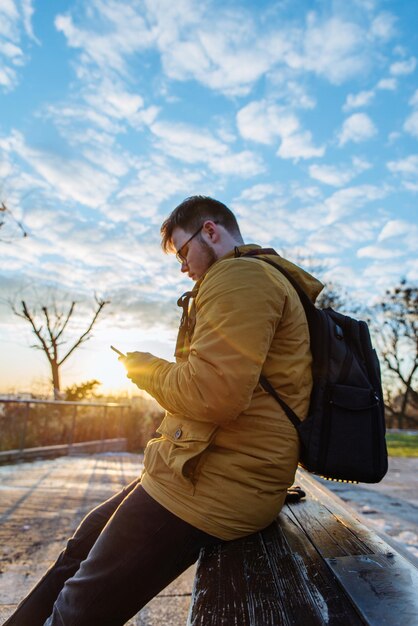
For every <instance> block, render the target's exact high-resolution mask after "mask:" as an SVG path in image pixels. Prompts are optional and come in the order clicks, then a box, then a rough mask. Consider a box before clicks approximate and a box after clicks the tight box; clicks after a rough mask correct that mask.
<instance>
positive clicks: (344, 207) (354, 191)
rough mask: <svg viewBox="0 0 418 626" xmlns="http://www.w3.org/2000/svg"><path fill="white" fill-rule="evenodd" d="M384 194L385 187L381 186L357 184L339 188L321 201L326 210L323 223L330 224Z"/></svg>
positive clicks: (385, 192) (385, 193)
mask: <svg viewBox="0 0 418 626" xmlns="http://www.w3.org/2000/svg"><path fill="white" fill-rule="evenodd" d="M386 195H387V189H386V188H384V187H383V186H382V187H376V186H375V185H359V186H358V187H347V188H346V189H340V190H338V191H336V192H335V193H334V194H333V195H332V196H330V197H329V198H327V199H326V200H325V202H324V203H323V204H324V208H325V209H326V211H327V216H326V217H325V219H324V224H332V223H334V222H336V221H339V220H340V219H342V218H344V217H346V216H347V215H351V213H353V212H354V211H356V210H358V209H361V208H363V207H364V206H366V205H367V204H369V203H371V202H374V201H375V200H380V199H381V198H384V197H385V196H386Z"/></svg>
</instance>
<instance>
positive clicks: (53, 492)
mask: <svg viewBox="0 0 418 626" xmlns="http://www.w3.org/2000/svg"><path fill="white" fill-rule="evenodd" d="M140 470H141V459H140V458H139V457H138V456H135V455H129V454H126V453H116V454H109V453H107V454H97V455H94V456H88V457H81V458H74V457H63V458H59V459H55V460H54V461H35V462H32V463H20V464H17V465H6V466H0V623H3V620H4V619H6V617H7V616H8V615H9V614H10V613H11V612H12V611H13V608H14V606H15V605H16V604H17V602H18V601H19V600H20V599H21V598H22V597H23V596H24V595H25V594H26V593H27V592H28V591H29V589H30V588H31V587H32V585H33V584H34V583H35V582H36V581H37V580H38V579H39V578H40V576H41V575H42V573H43V572H44V571H45V569H46V568H47V566H48V565H49V563H50V562H51V561H52V560H53V559H54V558H55V557H56V556H57V554H58V553H59V551H60V550H61V549H62V547H63V544H64V541H65V539H66V537H68V536H69V535H70V534H71V533H72V531H73V530H74V529H75V528H76V526H77V525H78V523H79V521H80V520H81V519H82V517H83V516H84V515H85V514H86V513H87V512H88V511H89V510H90V509H91V508H93V506H95V505H96V504H98V503H100V502H102V501H103V500H104V499H105V498H107V497H109V496H110V495H112V494H113V493H114V492H115V491H117V490H118V489H120V487H122V486H123V485H126V484H127V483H129V482H130V481H131V480H132V479H134V478H135V477H136V476H138V474H139V472H140ZM326 485H327V486H328V487H330V488H331V489H332V490H333V491H336V492H337V494H338V495H339V496H340V497H341V498H342V499H343V500H345V501H346V502H347V503H348V504H349V505H350V506H351V507H352V508H354V509H355V510H356V511H357V513H359V514H360V517H361V516H363V519H364V520H367V522H368V523H369V524H370V525H371V526H373V527H374V528H376V530H381V531H384V532H385V533H387V534H389V535H391V536H392V537H394V538H395V539H396V540H397V541H400V542H401V543H402V544H403V545H404V546H405V547H406V548H407V549H408V550H410V551H411V553H412V554H414V555H416V556H418V459H398V458H392V459H391V460H390V469H389V472H388V475H387V477H385V479H384V480H383V482H382V483H380V484H378V485H346V484H340V483H331V482H327V483H326ZM193 576H194V569H193V568H191V569H190V570H189V571H188V572H186V573H185V574H184V575H183V576H182V577H181V578H180V579H178V580H177V581H175V583H173V584H172V585H170V586H169V587H167V589H165V590H164V591H163V592H162V593H161V594H160V595H159V596H157V598H155V599H154V600H152V601H151V602H150V603H149V604H148V605H147V606H146V607H144V608H143V609H142V611H140V613H138V615H137V616H136V617H135V618H133V619H132V620H131V621H130V622H129V625H130V626H165V625H170V626H184V625H185V624H186V620H187V613H188V607H189V602H190V593H191V587H192V582H193Z"/></svg>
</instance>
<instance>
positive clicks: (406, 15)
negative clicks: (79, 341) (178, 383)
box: [0, 0, 418, 393]
mask: <svg viewBox="0 0 418 626" xmlns="http://www.w3.org/2000/svg"><path fill="white" fill-rule="evenodd" d="M417 24H418V3H417V2H416V0H397V1H392V0H387V1H385V0H341V1H335V2H334V1H331V0H317V1H315V0H310V1H304V0H297V1H295V0H278V1H273V0H270V1H269V0H257V2H255V1H253V2H249V1H244V0H236V1H228V0H227V1H226V2H225V1H223V2H220V1H218V0H213V1H211V0H209V1H207V0H199V1H197V0H194V1H193V0H176V2H172V0H126V1H125V2H118V1H116V0H61V1H60V2H41V1H40V0H0V201H1V202H4V203H5V205H6V206H7V207H8V209H10V210H11V211H12V213H13V216H14V218H15V219H16V220H18V221H20V222H21V223H22V224H23V226H24V228H25V230H26V231H27V233H28V237H26V238H22V237H20V236H19V234H20V231H19V229H18V226H17V224H16V222H15V221H13V220H12V219H10V217H9V216H7V215H6V216H5V224H4V226H3V228H2V229H1V230H0V239H1V241H0V268H1V269H0V290H1V299H0V342H1V354H0V368H1V371H2V375H1V381H0V391H3V392H7V391H9V392H11V391H29V390H31V389H32V390H35V391H36V390H40V389H41V388H42V387H43V386H45V384H46V381H47V380H48V376H49V371H48V367H47V362H46V359H45V357H44V355H43V354H42V352H41V351H36V350H33V349H31V348H30V345H31V344H33V338H32V337H31V333H30V329H29V327H28V325H27V324H26V323H25V322H24V321H23V320H21V319H19V318H17V317H16V316H14V315H13V313H12V312H11V308H10V305H9V302H14V303H15V304H16V305H17V306H18V303H19V302H20V301H21V300H22V299H24V300H25V301H26V302H27V303H28V304H29V305H30V307H31V309H35V308H36V306H38V308H39V307H40V306H42V305H45V304H47V303H51V302H52V301H53V300H55V301H56V302H57V303H58V306H62V307H64V308H65V307H66V306H68V303H69V302H71V301H72V300H74V301H76V302H77V307H76V315H75V316H74V318H73V320H72V325H71V327H70V328H69V331H70V332H69V337H71V336H76V334H77V332H79V331H81V330H83V329H84V327H85V326H86V325H87V323H88V320H89V316H90V315H91V312H92V310H93V308H94V294H97V295H98V297H101V298H105V299H108V300H110V301H111V302H110V304H109V305H107V306H106V307H105V310H104V313H103V316H102V318H101V319H100V321H99V323H98V324H97V326H96V329H95V332H94V337H93V338H92V339H91V340H89V341H88V342H87V343H86V344H85V346H84V347H83V348H82V349H80V350H79V351H77V352H75V353H74V355H73V356H72V357H70V359H69V360H68V361H67V362H66V364H65V365H64V366H63V369H62V374H63V384H64V386H65V385H69V384H72V383H75V382H82V381H85V380H87V379H91V378H98V379H99V380H101V381H102V382H103V386H104V388H109V389H117V388H122V387H123V388H124V389H125V390H127V392H128V393H130V390H132V385H131V383H129V382H126V379H125V377H124V374H123V371H122V367H121V365H120V364H119V363H118V362H117V359H116V357H115V355H114V353H113V352H111V351H110V349H109V344H110V343H112V344H114V345H116V346H117V347H119V348H120V349H121V350H123V351H132V350H135V349H137V350H145V351H150V352H153V353H154V354H157V355H158V356H162V357H164V358H168V359H171V358H172V355H173V351H174V341H175V335H176V326H177V324H178V321H179V316H180V315H179V310H178V309H177V306H176V300H177V298H178V297H179V295H181V293H183V292H184V291H186V290H187V289H190V288H191V286H192V285H191V284H190V282H189V280H188V279H187V277H184V276H182V275H181V274H180V271H179V265H178V264H177V262H176V261H175V259H174V257H173V256H171V255H165V254H164V253H163V252H162V251H161V248H160V237H159V228H160V225H161V222H162V221H163V220H164V219H165V217H167V215H168V214H169V213H170V212H171V210H172V209H173V208H174V207H175V206H176V205H177V204H179V203H180V202H181V201H182V200H183V199H184V198H185V197H187V196H190V195H194V194H203V195H210V196H212V197H215V198H216V199H218V200H221V201H222V202H224V203H225V204H227V205H228V206H229V207H230V208H231V209H232V210H233V211H234V212H235V214H236V215H237V217H238V220H239V223H240V225H241V230H242V233H243V237H244V239H245V241H246V242H248V243H249V242H253V243H259V244H261V245H263V246H269V247H274V248H275V249H276V250H277V251H278V252H279V253H280V254H283V255H284V256H286V257H288V258H290V259H291V260H293V261H296V262H299V263H301V264H302V265H303V266H304V267H306V268H308V269H309V268H319V267H320V268H321V277H322V278H323V279H324V280H326V281H332V282H334V283H337V284H340V285H342V286H344V288H345V289H346V291H347V292H348V293H349V294H350V297H352V298H353V300H357V301H359V302H362V303H364V304H371V303H372V302H373V301H374V300H375V299H376V298H379V296H381V295H382V294H384V292H385V290H386V289H387V288H389V287H391V286H393V285H395V284H396V283H397V282H398V281H399V280H400V279H401V278H405V279H407V280H408V281H409V282H411V283H412V282H415V281H416V280H417V278H418V261H417V255H416V250H417V247H418V246H417V243H418V225H417V217H416V203H417V195H418V143H417V141H418V81H417V76H418V68H417V63H418V61H417V59H418V41H417V38H418V29H417ZM6 218H7V219H6ZM71 333H74V335H72V334H71ZM68 345H70V344H68ZM63 349H65V346H63Z"/></svg>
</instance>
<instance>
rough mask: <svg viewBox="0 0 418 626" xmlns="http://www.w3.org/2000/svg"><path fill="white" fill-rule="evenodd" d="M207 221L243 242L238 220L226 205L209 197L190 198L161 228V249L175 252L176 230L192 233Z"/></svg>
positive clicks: (172, 213)
mask: <svg viewBox="0 0 418 626" xmlns="http://www.w3.org/2000/svg"><path fill="white" fill-rule="evenodd" d="M205 220H213V221H216V222H217V223H218V224H220V225H221V226H223V227H224V228H225V230H227V231H228V232H229V233H231V235H235V236H236V237H237V238H238V239H241V240H242V237H241V232H240V229H239V226H238V222H237V219H236V217H235V215H234V214H233V213H232V211H231V210H230V209H228V207H227V206H225V204H222V202H219V201H218V200H214V199H213V198H209V196H190V197H189V198H186V199H185V200H183V202H181V204H179V205H178V206H177V207H176V208H175V209H174V210H173V211H172V212H171V213H170V215H169V216H168V217H167V219H166V220H164V222H163V224H162V226H161V247H162V249H163V250H164V252H171V251H173V250H174V246H173V241H172V236H173V230H174V229H175V228H177V227H178V228H182V229H183V230H185V231H188V232H192V231H195V230H197V229H198V228H199V226H200V225H201V224H203V222H204V221H205Z"/></svg>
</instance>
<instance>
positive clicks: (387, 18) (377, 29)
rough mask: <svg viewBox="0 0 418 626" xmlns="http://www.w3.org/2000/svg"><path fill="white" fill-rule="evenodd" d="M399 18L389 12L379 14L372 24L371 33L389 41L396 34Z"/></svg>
mask: <svg viewBox="0 0 418 626" xmlns="http://www.w3.org/2000/svg"><path fill="white" fill-rule="evenodd" d="M396 21H397V18H396V17H395V16H394V15H392V14H391V13H388V12H383V13H380V14H379V15H377V16H376V17H375V18H374V19H373V21H372V23H371V26H370V35H371V36H372V37H375V38H377V39H382V40H383V41H388V40H389V39H391V38H392V37H393V36H394V34H395V23H396Z"/></svg>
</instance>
